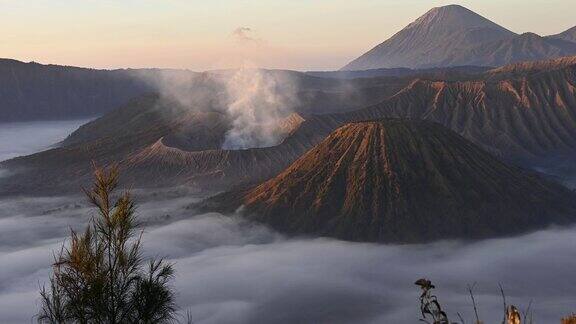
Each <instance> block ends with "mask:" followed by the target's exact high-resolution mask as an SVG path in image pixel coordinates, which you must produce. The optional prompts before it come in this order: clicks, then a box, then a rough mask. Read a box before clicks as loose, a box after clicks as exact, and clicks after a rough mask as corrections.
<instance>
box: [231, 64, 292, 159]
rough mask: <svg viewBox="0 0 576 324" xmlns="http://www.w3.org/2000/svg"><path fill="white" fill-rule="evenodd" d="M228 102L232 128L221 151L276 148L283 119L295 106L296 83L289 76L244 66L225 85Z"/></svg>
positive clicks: (279, 139) (281, 135) (281, 133)
mask: <svg viewBox="0 0 576 324" xmlns="http://www.w3.org/2000/svg"><path fill="white" fill-rule="evenodd" d="M226 89H227V93H228V97H229V100H230V103H229V104H228V108H227V110H226V112H227V114H228V116H229V117H230V118H231V120H232V129H230V130H229V131H228V132H227V133H226V137H225V139H224V143H223V145H222V148H223V149H228V150H234V149H246V148H253V147H268V146H274V145H277V144H278V143H279V142H280V141H281V140H282V138H283V136H284V135H285V134H284V132H283V129H282V128H281V127H280V122H281V121H282V119H284V118H286V117H287V116H288V115H290V114H291V113H292V107H294V106H296V104H297V86H296V82H295V81H294V80H293V79H292V78H291V77H290V75H289V74H288V73H283V72H278V71H263V70H260V69H256V68H251V67H243V68H240V69H239V70H237V71H236V73H234V75H233V76H232V77H230V79H229V80H228V81H227V82H226Z"/></svg>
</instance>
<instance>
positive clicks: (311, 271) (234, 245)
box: [0, 189, 576, 323]
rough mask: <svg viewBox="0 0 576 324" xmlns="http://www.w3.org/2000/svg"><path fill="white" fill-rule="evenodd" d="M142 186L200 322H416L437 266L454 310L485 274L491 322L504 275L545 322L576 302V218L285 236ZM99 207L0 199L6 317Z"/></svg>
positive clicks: (19, 309)
mask: <svg viewBox="0 0 576 324" xmlns="http://www.w3.org/2000/svg"><path fill="white" fill-rule="evenodd" d="M174 190H175V191H174V192H171V193H169V194H168V193H166V192H136V199H137V200H138V201H139V202H140V205H139V207H138V217H139V219H140V220H141V221H144V223H145V233H144V248H145V252H146V255H148V256H160V257H166V258H168V260H169V261H170V262H174V264H175V268H176V278H175V281H174V283H173V286H174V288H175V289H176V290H177V300H178V305H179V306H180V309H181V310H182V312H184V311H186V310H189V311H190V312H191V314H192V316H193V319H194V320H195V323H416V322H418V316H419V308H418V305H419V304H418V296H419V291H418V287H416V286H415V285H414V284H413V282H414V281H415V280H416V279H418V278H420V277H428V278H430V279H432V280H433V282H434V283H435V284H436V286H437V287H438V288H437V291H436V293H437V295H438V297H439V299H440V301H441V302H442V304H444V305H445V308H446V309H447V311H448V314H449V316H451V317H452V318H453V320H456V312H459V313H460V314H462V316H463V317H464V318H467V319H468V321H470V322H471V321H472V318H473V309H472V305H471V302H470V299H469V297H468V292H467V290H466V288H467V285H468V284H470V285H473V284H475V294H476V300H477V303H478V306H479V311H480V316H481V317H482V319H483V320H484V322H485V323H496V322H498V321H499V320H500V319H501V318H502V301H501V298H500V292H499V288H498V283H501V284H502V285H503V287H504V289H505V292H506V294H507V299H508V303H512V304H515V305H517V306H519V307H520V309H523V308H526V307H527V305H528V304H529V302H530V301H531V300H532V310H533V311H534V318H535V319H536V323H557V322H559V318H560V317H561V316H562V315H566V314H569V313H570V312H571V311H574V310H576V295H575V294H574V291H576V282H575V281H574V279H573V277H574V269H576V248H575V246H576V229H574V228H569V229H547V230H543V231H540V232H536V233H532V234H528V235H524V236H520V237H515V238H505V239H493V240H485V241H480V242H475V243H463V242H439V243H435V244H426V245H380V244H363V243H350V242H343V241H338V240H332V239H326V238H286V237H284V236H282V235H280V234H278V233H275V232H274V231H271V230H270V229H268V228H266V227H264V226H261V225H257V224H252V223H250V222H247V221H245V220H243V219H241V218H238V217H235V216H226V215H221V214H216V213H210V214H196V213H195V212H194V211H193V210H191V209H189V207H188V206H190V204H193V203H194V202H197V201H198V199H200V197H198V196H195V195H194V194H192V193H187V192H186V191H185V190H181V191H177V190H176V189H174ZM92 213H93V212H92V211H91V209H90V208H88V205H87V202H86V200H85V199H84V198H83V197H81V196H75V197H51V198H31V197H19V198H10V199H2V200H0V264H1V265H2V266H1V267H0V309H1V310H2V311H1V312H0V322H1V323H23V322H29V321H30V320H31V319H33V318H34V314H35V312H36V311H37V309H38V304H37V303H38V289H39V286H40V285H42V284H43V283H44V282H45V281H46V280H47V278H48V276H49V274H50V264H51V262H52V255H53V254H52V253H53V252H56V251H58V250H59V248H60V247H61V244H62V242H64V240H65V238H66V237H67V235H68V234H69V230H70V229H71V228H72V229H76V230H79V229H82V228H83V227H84V226H85V225H86V223H87V222H88V220H89V218H90V217H91V216H92Z"/></svg>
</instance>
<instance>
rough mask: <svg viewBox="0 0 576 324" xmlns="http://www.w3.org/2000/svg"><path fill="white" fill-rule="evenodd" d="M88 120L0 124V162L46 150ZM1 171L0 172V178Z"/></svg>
mask: <svg viewBox="0 0 576 324" xmlns="http://www.w3.org/2000/svg"><path fill="white" fill-rule="evenodd" d="M88 121H90V120H89V119H81V120H67V121H36V122H15V123H0V161H4V160H8V159H11V158H14V157H17V156H22V155H28V154H32V153H36V152H39V151H42V150H45V149H48V148H49V147H50V146H51V145H54V144H56V143H58V142H60V141H62V140H64V139H65V138H66V136H68V135H69V134H70V133H72V132H73V131H74V130H76V129H77V128H78V127H79V126H80V125H83V124H85V123H87V122H88ZM1 173H2V171H1V170H0V176H1Z"/></svg>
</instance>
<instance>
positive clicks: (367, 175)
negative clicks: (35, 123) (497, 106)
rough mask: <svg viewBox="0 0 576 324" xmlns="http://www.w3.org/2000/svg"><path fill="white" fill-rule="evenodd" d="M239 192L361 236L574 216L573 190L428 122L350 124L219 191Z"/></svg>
mask: <svg viewBox="0 0 576 324" xmlns="http://www.w3.org/2000/svg"><path fill="white" fill-rule="evenodd" d="M234 199H236V200H235V202H236V204H237V205H239V204H243V205H244V211H245V213H246V215H248V217H251V218H252V219H255V220H258V221H261V222H264V223H267V224H269V225H271V226H272V227H274V228H276V229H279V230H281V231H284V232H288V233H293V234H306V233H308V234H315V235H316V234H317V235H326V236H333V237H337V238H341V239H347V240H354V241H385V242H421V241H428V240H435V239H446V238H456V237H458V238H479V237H487V236H495V235H509V234H515V233H518V232H521V231H525V230H530V229H538V228H541V227H542V226H545V225H548V224H551V223H554V222H561V223H563V222H567V221H572V220H574V219H575V217H576V214H575V212H576V200H575V199H576V196H574V194H573V193H572V192H570V191H569V190H567V189H565V188H563V187H561V186H559V185H557V184H553V183H549V182H547V181H544V180H541V179H539V178H538V177H536V176H534V175H531V174H528V173H526V172H524V171H522V170H520V169H518V168H516V167H511V166H508V165H506V164H504V163H502V162H500V161H498V160H497V159H496V158H494V157H493V156H492V155H490V154H489V153H487V152H485V151H483V150H482V149H480V148H479V147H477V146H476V145H474V144H472V143H470V142H468V141H466V140H465V139H464V138H462V137H460V136H458V135H457V134H455V133H453V132H452V131H450V130H448V129H445V128H444V127H442V126H440V125H437V124H432V123H429V122H424V121H404V120H383V121H373V122H360V123H352V124H348V125H345V126H342V127H340V128H338V129H337V130H335V131H334V132H333V133H332V134H330V136H328V137H327V138H326V139H325V140H324V141H322V142H321V143H320V144H318V145H317V146H316V147H314V148H313V149H312V150H310V151H309V152H307V153H306V154H305V155H303V156H302V157H301V158H299V159H298V160H297V161H296V162H294V163H293V164H292V165H291V166H290V167H289V168H287V169H286V170H285V171H283V172H282V173H280V174H279V175H278V176H276V177H275V178H273V179H270V180H269V181H267V182H265V183H263V184H261V185H259V186H257V187H256V188H254V189H252V190H249V191H248V192H247V193H245V194H244V195H243V196H241V198H240V199H238V194H237V193H236V194H231V195H227V194H224V195H222V196H220V197H217V198H216V200H221V201H223V202H224V204H226V202H228V203H229V202H230V201H234ZM232 205H234V204H232Z"/></svg>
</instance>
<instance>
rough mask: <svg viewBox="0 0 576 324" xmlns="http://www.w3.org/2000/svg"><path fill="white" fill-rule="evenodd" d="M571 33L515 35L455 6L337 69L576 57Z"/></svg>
mask: <svg viewBox="0 0 576 324" xmlns="http://www.w3.org/2000/svg"><path fill="white" fill-rule="evenodd" d="M571 35H572V32H571V30H568V31H566V32H564V33H561V34H558V35H552V36H548V37H541V36H539V35H536V34H534V33H524V34H521V35H518V34H516V33H513V32H511V31H509V30H508V29H506V28H504V27H502V26H500V25H498V24H496V23H493V22H492V21H490V20H488V19H486V18H484V17H482V16H480V15H478V14H476V13H474V12H473V11H471V10H469V9H467V8H464V7H462V6H459V5H449V6H444V7H437V8H433V9H431V10H429V11H428V12H427V13H425V14H424V15H422V16H421V17H419V18H418V19H416V20H415V21H414V22H412V23H410V24H409V25H408V26H406V27H405V28H404V29H402V30H401V31H399V32H398V33H396V34H394V35H393V36H392V37H390V38H389V39H387V40H385V41H384V42H382V43H380V44H379V45H377V46H376V47H374V48H372V49H371V50H369V51H368V52H366V53H364V54H363V55H361V56H360V57H358V58H356V59H354V60H353V61H351V62H350V63H348V64H347V65H345V66H344V67H343V68H342V69H341V70H343V71H352V70H368V69H378V68H433V67H451V66H465V65H475V66H502V65H506V64H511V63H516V62H519V61H524V60H541V59H551V58H556V57H561V56H566V55H574V54H576V46H575V45H576V43H574V42H573V41H571V39H570V38H571Z"/></svg>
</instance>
